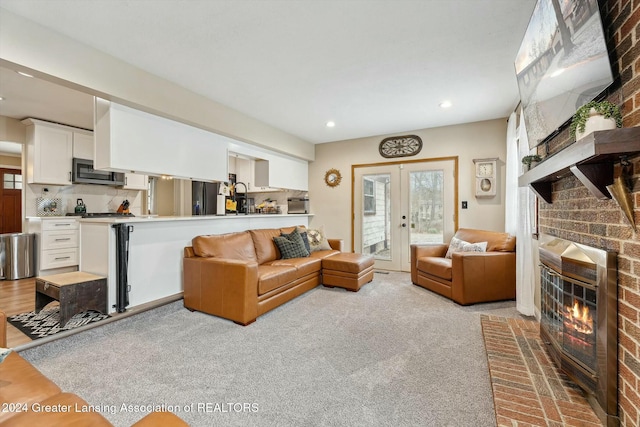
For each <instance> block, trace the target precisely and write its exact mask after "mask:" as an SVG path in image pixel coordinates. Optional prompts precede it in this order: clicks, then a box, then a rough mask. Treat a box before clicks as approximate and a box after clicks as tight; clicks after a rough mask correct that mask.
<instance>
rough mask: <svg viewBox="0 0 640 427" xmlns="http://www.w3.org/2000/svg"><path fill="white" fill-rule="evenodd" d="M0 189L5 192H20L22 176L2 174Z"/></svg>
mask: <svg viewBox="0 0 640 427" xmlns="http://www.w3.org/2000/svg"><path fill="white" fill-rule="evenodd" d="M3 176H4V178H3V179H2V188H4V189H5V190H22V175H21V174H19V173H5V174H3Z"/></svg>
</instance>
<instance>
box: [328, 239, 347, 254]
mask: <svg viewBox="0 0 640 427" xmlns="http://www.w3.org/2000/svg"><path fill="white" fill-rule="evenodd" d="M327 241H328V242H329V246H331V249H333V250H334V251H340V252H344V241H343V240H342V239H327Z"/></svg>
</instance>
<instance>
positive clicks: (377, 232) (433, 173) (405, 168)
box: [352, 157, 458, 271]
mask: <svg viewBox="0 0 640 427" xmlns="http://www.w3.org/2000/svg"><path fill="white" fill-rule="evenodd" d="M457 164H458V158H457V157H450V158H442V159H432V160H421V161H412V162H391V163H385V164H375V165H354V166H353V168H352V172H353V200H352V207H353V227H352V229H353V242H352V243H353V245H352V247H353V248H354V250H355V251H356V252H360V253H364V254H370V255H373V256H374V258H375V267H376V268H379V269H383V270H394V271H410V267H411V266H410V258H411V253H410V245H411V244H413V243H442V242H448V241H449V240H450V239H451V237H452V236H453V234H454V233H455V230H456V228H457V213H456V209H455V208H456V206H457V203H458V201H457V194H458V193H457V180H458V178H457V171H458V168H457Z"/></svg>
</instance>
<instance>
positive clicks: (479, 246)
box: [461, 242, 489, 252]
mask: <svg viewBox="0 0 640 427" xmlns="http://www.w3.org/2000/svg"><path fill="white" fill-rule="evenodd" d="M488 243H489V242H478V243H467V244H466V245H464V246H463V247H462V251H461V252H486V251H487V244H488Z"/></svg>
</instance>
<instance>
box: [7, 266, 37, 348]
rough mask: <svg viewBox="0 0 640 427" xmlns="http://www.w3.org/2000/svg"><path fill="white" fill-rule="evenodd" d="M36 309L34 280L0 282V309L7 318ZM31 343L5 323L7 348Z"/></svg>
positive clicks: (26, 337) (29, 339)
mask: <svg viewBox="0 0 640 427" xmlns="http://www.w3.org/2000/svg"><path fill="white" fill-rule="evenodd" d="M35 308H36V279H35V278H33V277H32V278H30V279H22V280H2V281H0V309H2V311H4V312H5V314H6V315H7V316H13V315H14V314H20V313H26V312H28V311H33V310H35ZM29 342H31V338H29V337H28V336H27V335H25V334H23V333H22V332H20V330H19V329H17V328H15V327H14V326H13V325H11V324H10V323H8V322H7V347H17V346H19V345H22V344H26V343H29Z"/></svg>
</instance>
